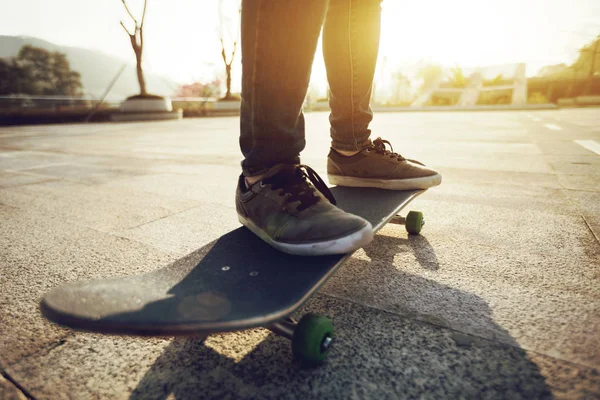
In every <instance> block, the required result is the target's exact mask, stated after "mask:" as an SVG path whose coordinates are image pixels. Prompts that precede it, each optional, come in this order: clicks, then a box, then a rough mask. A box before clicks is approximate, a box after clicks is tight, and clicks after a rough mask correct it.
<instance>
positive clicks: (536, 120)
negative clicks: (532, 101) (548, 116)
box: [531, 117, 542, 122]
mask: <svg viewBox="0 0 600 400" xmlns="http://www.w3.org/2000/svg"><path fill="white" fill-rule="evenodd" d="M531 119H532V120H534V121H535V122H540V121H541V120H542V119H541V118H538V117H533V118H531Z"/></svg>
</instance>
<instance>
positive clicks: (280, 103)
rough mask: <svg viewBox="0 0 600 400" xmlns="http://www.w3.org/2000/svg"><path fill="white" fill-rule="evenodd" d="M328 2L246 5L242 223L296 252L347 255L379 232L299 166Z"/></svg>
mask: <svg viewBox="0 0 600 400" xmlns="http://www.w3.org/2000/svg"><path fill="white" fill-rule="evenodd" d="M326 10H327V1H326V0H302V1H291V0H262V1H261V0H244V1H243V3H242V57H243V58H242V65H243V72H242V74H243V77H242V109H241V122H240V123H241V126H240V128H241V133H240V147H241V149H242V153H243V154H244V157H245V159H244V161H243V162H242V168H243V174H242V175H240V177H239V179H238V185H237V189H236V210H237V214H238V219H239V221H240V222H241V223H242V224H243V225H244V226H246V227H247V228H248V229H250V230H251V231H252V232H254V233H255V234H256V235H258V236H259V237H260V238H261V239H263V240H264V241H265V242H267V243H269V244H270V245H272V246H273V247H275V248H277V249H279V250H281V251H285V252H288V253H292V254H301V255H324V254H342V253H348V252H352V251H354V250H356V249H357V248H359V247H362V246H364V245H366V244H367V243H369V242H370V241H371V240H372V239H373V227H372V226H371V224H370V223H369V222H368V221H366V220H364V219H363V218H361V217H358V216H355V215H352V214H349V213H345V212H344V211H342V210H341V209H339V208H337V207H336V206H335V199H334V198H333V195H332V194H331V192H330V191H329V189H328V188H327V186H326V185H325V183H324V182H323V181H322V180H321V179H320V178H319V176H318V175H317V173H316V172H314V171H313V170H312V169H310V168H309V167H307V166H300V165H297V164H299V162H300V159H299V154H300V151H301V150H302V149H303V148H304V144H305V141H304V116H303V115H302V103H303V102H304V98H305V96H306V90H307V88H308V82H309V78H310V70H311V66H312V62H313V57H314V53H315V50H316V47H317V41H318V38H319V32H320V31H321V26H322V23H323V19H324V18H325V13H326Z"/></svg>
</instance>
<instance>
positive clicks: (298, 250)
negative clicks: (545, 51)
mask: <svg viewBox="0 0 600 400" xmlns="http://www.w3.org/2000/svg"><path fill="white" fill-rule="evenodd" d="M236 208H237V213H238V218H239V220H240V222H241V223H242V224H243V225H245V226H246V227H247V228H248V229H250V230H251V231H252V232H254V233H255V234H256V235H258V236H259V237H260V238H261V239H263V240H264V241H265V242H267V243H269V244H270V245H271V246H273V247H275V248H276V249H279V250H281V251H283V252H286V253H290V254H298V255H315V256H316V255H326V254H344V253H349V252H352V251H354V250H357V249H358V248H360V247H363V246H365V245H367V244H369V243H370V242H371V240H373V227H372V226H371V224H370V223H369V222H368V221H366V220H364V219H363V218H361V217H359V216H356V215H353V214H349V213H346V212H344V211H342V210H341V209H339V208H337V207H336V206H335V199H334V197H333V194H332V193H331V191H330V190H329V188H328V187H327V185H326V184H325V183H324V182H323V180H322V179H321V178H320V177H319V176H318V175H317V173H316V172H315V171H313V170H312V169H311V168H310V167H308V166H305V165H287V164H286V165H283V164H282V165H278V166H275V167H273V168H272V169H271V170H270V171H268V172H267V174H266V175H265V176H264V177H263V178H262V180H260V181H259V182H257V183H255V184H254V185H252V186H251V187H250V188H246V183H245V182H244V177H243V176H240V178H239V180H238V185H237V192H236Z"/></svg>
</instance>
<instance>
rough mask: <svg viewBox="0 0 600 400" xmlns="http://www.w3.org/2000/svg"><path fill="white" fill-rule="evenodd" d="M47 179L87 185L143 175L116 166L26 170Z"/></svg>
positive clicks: (78, 166) (59, 166)
mask: <svg viewBox="0 0 600 400" xmlns="http://www.w3.org/2000/svg"><path fill="white" fill-rule="evenodd" d="M27 171H28V172H32V173H35V174H39V175H42V176H46V177H48V178H54V179H62V180H67V181H74V182H81V183H87V184H94V183H106V182H110V181H113V180H116V179H123V178H124V177H127V176H135V175H140V174H143V173H144V172H142V171H136V170H131V169H125V168H120V167H118V166H112V167H99V166H93V165H85V164H61V165H54V166H49V167H40V168H30V169H28V170H27Z"/></svg>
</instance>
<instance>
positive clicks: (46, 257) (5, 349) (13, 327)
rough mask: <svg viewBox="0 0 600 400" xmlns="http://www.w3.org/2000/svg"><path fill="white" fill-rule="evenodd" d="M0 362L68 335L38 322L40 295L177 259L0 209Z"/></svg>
mask: <svg viewBox="0 0 600 400" xmlns="http://www.w3.org/2000/svg"><path fill="white" fill-rule="evenodd" d="M0 220H1V221H2V224H0V276H1V277H2V279H1V282H2V290H0V321H1V324H0V364H2V365H5V366H7V365H10V364H12V363H14V362H16V361H18V360H22V359H26V357H28V356H30V355H32V354H37V352H39V351H40V350H43V349H48V348H52V347H53V346H55V345H58V344H60V343H61V342H62V341H63V340H64V338H65V337H67V336H71V335H73V332H72V331H69V330H67V329H64V328H60V327H58V326H56V325H54V324H51V323H49V322H48V321H46V320H45V319H43V318H42V316H41V314H40V312H39V310H38V304H39V301H40V299H41V297H42V296H43V294H44V293H46V292H47V291H49V290H50V289H52V288H54V287H56V286H58V285H60V284H64V283H67V282H73V281H76V280H85V279H95V278H100V277H107V276H120V275H130V274H135V273H141V272H144V271H150V270H153V269H156V268H157V267H160V266H163V265H167V264H168V263H169V261H173V260H174V259H175V255H173V254H172V253H168V252H164V251H160V250H157V249H154V248H152V247H149V246H146V245H142V244H140V243H137V242H135V241H131V240H128V239H125V238H121V237H116V236H112V235H107V234H104V233H101V232H98V231H95V230H92V229H89V228H85V227H82V226H79V225H77V224H73V223H69V222H65V221H64V220H61V219H60V218H56V217H52V216H48V215H45V214H44V213H42V212H40V211H35V210H21V209H16V208H13V207H7V206H4V205H0Z"/></svg>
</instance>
